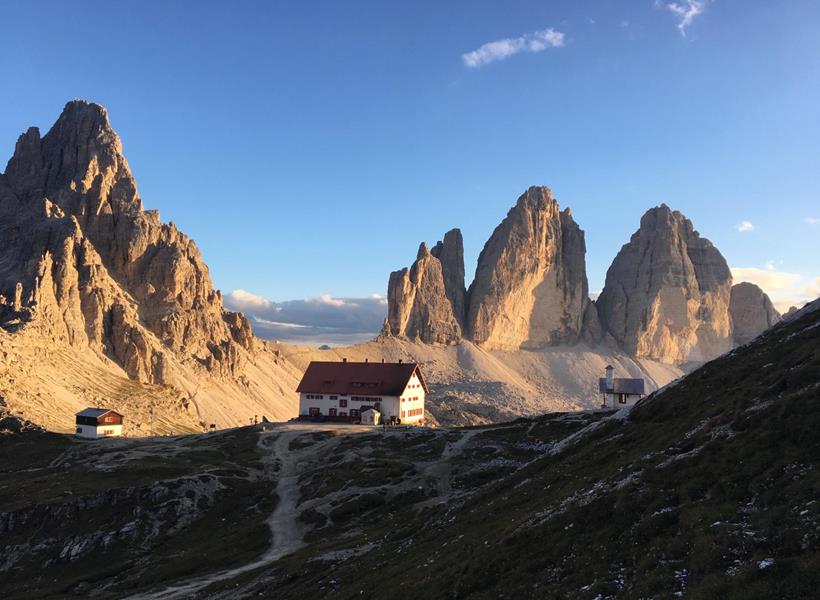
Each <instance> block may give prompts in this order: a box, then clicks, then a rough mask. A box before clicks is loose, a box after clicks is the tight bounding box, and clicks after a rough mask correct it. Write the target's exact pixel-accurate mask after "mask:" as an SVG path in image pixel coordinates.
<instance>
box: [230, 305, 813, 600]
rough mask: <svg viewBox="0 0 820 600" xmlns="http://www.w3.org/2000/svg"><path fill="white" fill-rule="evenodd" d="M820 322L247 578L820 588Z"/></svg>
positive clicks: (658, 588)
mask: <svg viewBox="0 0 820 600" xmlns="http://www.w3.org/2000/svg"><path fill="white" fill-rule="evenodd" d="M819 324H820V312H816V313H814V314H813V315H808V316H807V317H805V318H803V319H801V320H799V321H798V322H794V323H790V324H786V325H783V326H780V327H778V328H776V329H775V330H774V331H772V332H770V333H768V334H767V335H765V336H764V337H762V338H760V339H758V340H757V341H756V342H754V343H752V344H751V345H749V346H746V347H743V348H739V349H737V350H736V351H734V352H733V353H732V354H730V355H727V356H724V357H721V358H719V359H717V360H715V361H713V362H711V363H709V364H707V365H706V366H704V367H703V368H701V369H700V370H698V371H696V372H695V373H693V374H692V375H690V376H689V377H687V378H686V379H684V380H683V381H682V382H680V383H678V384H677V385H674V386H673V387H670V388H669V389H667V390H665V391H663V392H661V393H659V394H657V395H656V396H654V397H652V398H650V399H649V400H648V401H646V402H644V403H643V404H642V405H640V406H639V407H637V408H636V409H635V410H634V411H633V413H632V415H631V417H630V418H629V420H628V421H622V420H616V419H609V420H606V421H603V422H602V423H601V424H600V425H599V426H598V427H597V428H594V429H592V430H591V431H590V432H589V433H588V434H587V435H586V436H584V437H583V438H582V439H581V441H579V442H578V443H576V444H575V445H573V446H571V447H569V448H566V449H565V450H564V451H563V452H561V453H558V454H556V455H546V456H543V457H542V458H539V459H536V460H535V461H533V462H531V463H530V464H529V465H528V466H526V467H524V468H522V469H520V470H518V471H516V472H514V473H513V474H511V475H509V476H507V477H504V478H499V479H497V480H496V481H495V482H493V483H490V484H488V485H485V486H484V487H482V488H480V489H479V490H478V491H476V492H474V493H473V494H471V495H470V496H468V498H467V499H466V501H464V503H463V504H455V505H450V506H448V507H446V508H440V509H435V510H425V511H413V510H412V509H409V508H408V509H405V510H402V511H399V512H398V513H397V514H396V515H394V516H393V518H391V519H390V520H389V522H388V523H385V521H384V518H383V517H384V511H383V509H381V508H378V507H374V508H373V509H372V513H371V514H372V515H373V518H372V519H366V518H361V519H360V520H359V522H358V524H359V526H360V527H362V528H363V530H364V535H363V536H361V537H360V538H358V539H357V540H354V545H355V544H361V543H362V542H363V541H364V540H365V539H368V540H370V541H371V542H373V541H374V540H375V541H376V544H377V545H376V549H374V550H372V551H370V552H367V553H364V554H362V555H360V556H353V557H351V558H348V559H347V560H345V561H343V562H342V561H339V560H327V561H322V562H311V563H305V562H304V561H305V559H309V558H311V554H313V556H314V557H315V553H316V549H315V548H308V549H305V550H303V551H302V552H301V553H298V554H297V555H295V556H293V557H291V558H290V559H288V560H286V561H282V563H280V564H279V565H277V567H276V568H275V569H271V570H270V571H269V572H268V573H266V574H264V575H261V579H258V580H257V581H264V582H265V584H264V585H254V583H253V582H252V581H251V579H250V578H245V579H244V580H243V581H242V582H240V583H242V584H244V585H246V586H247V587H246V588H244V589H245V591H246V592H247V593H248V594H251V595H257V594H261V595H263V596H267V597H277V598H296V597H300V598H307V597H322V596H324V595H325V594H326V593H327V592H329V591H330V590H333V591H334V597H338V598H354V597H355V598H360V597H393V598H410V597H413V598H418V597H424V598H462V597H474V598H497V597H501V596H502V595H503V597H506V598H528V597H532V598H544V597H560V598H589V599H592V598H609V597H613V598H614V597H623V598H669V597H674V596H675V595H685V597H687V598H704V599H706V598H743V599H749V598H761V599H763V598H795V599H797V598H808V597H812V596H813V594H815V593H816V590H817V588H818V586H820V500H818V499H820V474H818V470H817V466H818V462H820V434H818V432H820V400H818V398H819V397H820V325H819ZM380 511H381V512H380ZM365 516H366V515H365ZM371 521H372V524H371V525H368V523H370V522H371ZM768 559H773V561H774V562H773V563H771V564H770V563H769V560H768ZM761 564H762V565H763V567H761ZM767 565H768V566H767Z"/></svg>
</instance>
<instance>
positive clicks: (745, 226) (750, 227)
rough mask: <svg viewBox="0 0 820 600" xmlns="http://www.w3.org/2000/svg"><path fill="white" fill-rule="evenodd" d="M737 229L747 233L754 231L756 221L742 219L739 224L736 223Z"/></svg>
mask: <svg viewBox="0 0 820 600" xmlns="http://www.w3.org/2000/svg"><path fill="white" fill-rule="evenodd" d="M735 229H737V230H738V231H739V232H740V233H745V232H748V231H754V230H755V226H754V223H752V222H751V221H741V222H740V223H738V224H737V225H735Z"/></svg>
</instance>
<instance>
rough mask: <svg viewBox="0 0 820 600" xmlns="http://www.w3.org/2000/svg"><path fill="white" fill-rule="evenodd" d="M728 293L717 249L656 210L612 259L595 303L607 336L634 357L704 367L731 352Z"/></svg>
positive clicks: (668, 212)
mask: <svg viewBox="0 0 820 600" xmlns="http://www.w3.org/2000/svg"><path fill="white" fill-rule="evenodd" d="M731 288H732V275H731V273H730V271H729V267H728V265H727V264H726V261H725V260H724V258H723V256H722V255H721V254H720V252H719V251H718V249H717V248H715V247H714V246H713V245H712V243H711V242H710V241H709V240H707V239H705V238H702V237H701V236H700V235H699V234H698V232H697V231H695V230H694V228H693V227H692V223H691V221H689V219H687V218H686V217H684V216H683V215H682V214H681V213H680V212H678V211H673V210H672V209H670V208H669V207H668V206H666V205H665V204H662V205H661V206H659V207H656V208H652V209H650V210H649V211H647V212H646V213H645V214H644V215H643V217H642V218H641V224H640V228H639V229H638V231H636V232H635V233H634V234H633V235H632V238H631V239H630V241H629V243H627V244H625V245H624V246H623V247H622V248H621V250H620V252H619V253H618V255H617V256H616V257H615V260H614V261H613V262H612V265H611V266H610V268H609V270H608V271H607V275H606V284H605V285H604V289H603V292H602V293H601V295H600V297H599V298H598V300H597V302H596V304H597V306H598V312H599V315H600V317H601V320H602V322H603V326H604V328H605V329H606V331H607V332H608V333H609V334H610V335H611V336H612V337H613V338H614V339H615V341H616V342H617V343H618V344H620V345H621V346H622V347H623V348H624V349H625V350H626V351H627V352H629V353H630V354H632V355H633V356H636V357H639V358H640V357H645V358H651V359H655V360H659V361H663V362H667V363H680V364H682V363H688V362H703V361H706V360H710V359H712V358H714V357H716V356H718V355H720V354H722V353H723V352H726V351H727V350H729V349H730V348H731V347H732V344H733V339H732V323H731V318H730V315H729V300H730V294H731Z"/></svg>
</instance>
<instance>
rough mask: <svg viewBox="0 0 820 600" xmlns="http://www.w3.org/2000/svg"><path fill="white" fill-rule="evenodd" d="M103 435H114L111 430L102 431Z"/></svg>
mask: <svg viewBox="0 0 820 600" xmlns="http://www.w3.org/2000/svg"><path fill="white" fill-rule="evenodd" d="M102 433H103V435H114V430H113V429H103V432H102Z"/></svg>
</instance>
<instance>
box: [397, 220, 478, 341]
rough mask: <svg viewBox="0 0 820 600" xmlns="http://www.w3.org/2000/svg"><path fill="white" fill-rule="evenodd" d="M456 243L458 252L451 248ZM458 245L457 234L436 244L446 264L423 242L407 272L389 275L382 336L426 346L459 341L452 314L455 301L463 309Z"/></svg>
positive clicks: (458, 327) (458, 324)
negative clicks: (415, 341) (386, 335)
mask: <svg viewBox="0 0 820 600" xmlns="http://www.w3.org/2000/svg"><path fill="white" fill-rule="evenodd" d="M456 231H457V230H456ZM451 233H452V232H450V233H448V235H450V234H451ZM456 241H457V242H458V248H457V249H456V248H452V245H454V243H455V242H456ZM460 242H461V234H460V233H458V236H457V237H456V236H450V239H449V240H448V239H447V237H445V242H439V244H438V245H436V247H435V250H436V251H437V253H438V255H439V256H443V257H444V258H445V260H446V261H447V263H442V261H441V260H440V259H439V258H438V257H437V256H435V255H433V254H432V253H431V252H430V251H429V250H428V248H427V244H425V243H423V242H422V244H421V246H420V247H419V251H418V255H417V257H416V261H415V262H414V263H413V265H412V266H411V267H410V269H406V268H405V269H401V270H400V271H394V272H393V273H391V274H390V281H389V283H388V287H387V307H388V308H387V322H386V323H385V333H387V334H389V335H393V336H397V337H405V338H408V339H410V340H419V341H421V342H424V343H428V344H453V343H457V342H458V341H459V340H460V339H461V334H462V330H461V318H460V317H459V316H458V315H457V314H456V313H455V312H454V311H455V306H456V305H455V302H459V301H460V302H461V303H462V306H463V301H464V295H463V288H464V279H463V273H464V259H463V249H462V248H461V245H460ZM459 256H460V257H461V266H460V270H461V273H462V279H461V289H462V293H461V294H459V293H458V285H457V273H458V270H459V266H458V264H456V263H457V262H458V260H457V259H458V257H459ZM445 264H446V265H447V267H446V270H445ZM448 281H449V282H450V287H449V289H448ZM448 292H449V294H448ZM450 294H452V295H453V296H452V297H451V295H450ZM451 298H452V299H451Z"/></svg>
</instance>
